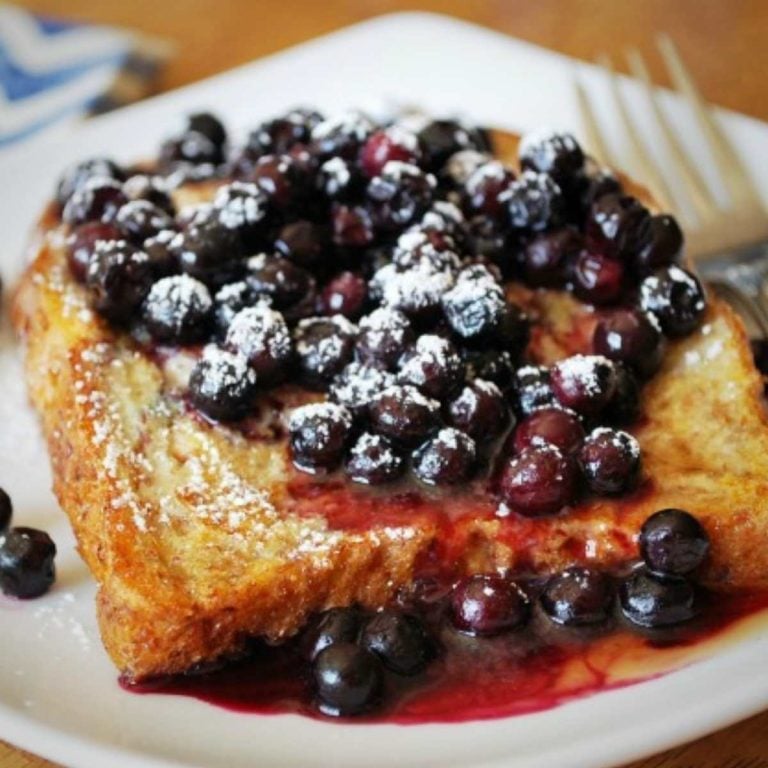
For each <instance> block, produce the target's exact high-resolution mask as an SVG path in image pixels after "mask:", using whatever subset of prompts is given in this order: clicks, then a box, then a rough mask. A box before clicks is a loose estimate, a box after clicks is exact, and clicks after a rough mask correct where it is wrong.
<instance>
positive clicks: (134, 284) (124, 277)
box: [85, 240, 153, 323]
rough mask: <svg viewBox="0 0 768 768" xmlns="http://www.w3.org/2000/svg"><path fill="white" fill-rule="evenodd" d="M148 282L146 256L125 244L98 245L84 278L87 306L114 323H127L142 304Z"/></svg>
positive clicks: (148, 273) (149, 272)
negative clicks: (87, 297)
mask: <svg viewBox="0 0 768 768" xmlns="http://www.w3.org/2000/svg"><path fill="white" fill-rule="evenodd" d="M152 278H153V273H152V265H151V263H150V260H149V257H148V256H147V254H146V253H144V252H143V251H139V250H136V248H134V247H133V246H132V245H129V244H128V243H126V242H125V240H108V241H101V242H98V243H97V244H96V251H95V253H94V256H93V259H92V260H91V262H90V264H89V265H88V271H87V273H86V278H85V279H86V285H87V287H88V291H89V294H90V297H91V306H92V307H93V308H94V309H95V310H96V311H97V312H98V313H99V314H100V315H103V316H104V317H106V318H107V319H108V320H110V321H112V322H114V323H124V322H127V321H129V320H131V319H132V318H133V316H134V314H135V311H136V310H137V309H138V307H139V306H140V305H141V303H142V301H144V297H145V296H146V295H147V292H148V291H149V287H150V285H151V282H152Z"/></svg>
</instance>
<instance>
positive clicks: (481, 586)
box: [451, 574, 531, 637]
mask: <svg viewBox="0 0 768 768" xmlns="http://www.w3.org/2000/svg"><path fill="white" fill-rule="evenodd" d="M530 609H531V606H530V601H529V600H528V596H527V595H526V594H525V592H523V590H522V589H521V588H520V587H519V586H518V584H517V583H515V582H514V581H511V580H510V579H508V578H505V577H503V576H499V575H497V574H475V575H474V576H469V577H467V578H465V579H462V580H461V581H460V582H459V583H458V584H457V585H456V587H454V590H453V593H452V595H451V619H452V621H453V625H454V626H455V627H456V628H457V629H460V630H461V631H462V632H466V633H467V634H470V635H479V636H480V637H490V636H492V635H498V634H501V633H502V632H509V631H511V630H514V629H518V628H520V627H522V626H523V625H525V624H526V623H527V621H528V618H529V616H530Z"/></svg>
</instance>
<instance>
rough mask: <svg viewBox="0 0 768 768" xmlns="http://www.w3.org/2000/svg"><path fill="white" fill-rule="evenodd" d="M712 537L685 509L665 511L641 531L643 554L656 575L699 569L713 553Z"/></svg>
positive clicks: (680, 574) (654, 515)
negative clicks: (710, 539)
mask: <svg viewBox="0 0 768 768" xmlns="http://www.w3.org/2000/svg"><path fill="white" fill-rule="evenodd" d="M709 547H710V542H709V536H708V535H707V532H706V530H704V527H703V526H702V524H701V523H700V522H699V521H698V520H697V519H696V518H695V517H694V516H693V515H691V514H690V513H689V512H686V511H684V510H682V509H662V510H661V511H659V512H656V513H655V514H653V515H651V516H650V517H649V518H648V519H647V520H646V521H645V523H644V524H643V527H642V529H641V530H640V553H641V554H642V556H643V560H645V563H646V565H647V566H648V567H649V568H650V569H651V570H652V571H654V572H656V573H660V574H664V575H668V576H684V575H686V574H688V573H691V572H692V571H694V570H696V568H698V567H699V566H700V565H701V564H702V563H703V562H704V560H705V558H706V557H707V554H708V553H709Z"/></svg>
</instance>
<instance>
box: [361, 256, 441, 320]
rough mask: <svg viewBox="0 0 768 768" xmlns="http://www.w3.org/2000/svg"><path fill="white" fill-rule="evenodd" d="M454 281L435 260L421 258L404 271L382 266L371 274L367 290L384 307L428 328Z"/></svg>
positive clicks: (428, 257)
mask: <svg viewBox="0 0 768 768" xmlns="http://www.w3.org/2000/svg"><path fill="white" fill-rule="evenodd" d="M454 279H455V276H454V273H453V270H451V269H450V268H445V267H439V266H437V265H436V264H435V263H434V259H432V258H431V257H430V256H427V255H424V256H421V257H419V258H418V261H417V262H416V263H414V264H413V265H411V266H410V267H408V268H405V269H403V268H402V267H399V266H398V265H397V264H395V263H392V264H386V265H384V266H383V267H381V268H380V269H378V270H377V271H376V273H375V274H374V275H373V278H372V279H371V281H370V284H369V290H370V294H371V296H372V297H373V298H374V299H378V300H380V301H381V303H382V304H383V305H384V306H386V307H389V308H391V309H397V310H400V311H401V312H404V313H405V314H406V315H407V316H408V317H409V318H411V319H412V320H413V321H414V322H420V323H421V324H422V325H429V324H430V323H433V322H434V321H436V320H437V319H438V316H439V314H440V300H441V298H442V296H443V294H444V293H445V292H446V291H447V290H449V289H450V288H451V287H452V286H453V283H454Z"/></svg>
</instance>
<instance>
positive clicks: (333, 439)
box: [288, 403, 352, 472]
mask: <svg viewBox="0 0 768 768" xmlns="http://www.w3.org/2000/svg"><path fill="white" fill-rule="evenodd" d="M351 429H352V415H351V414H350V412H349V411H348V410H347V409H346V408H345V407H344V406H343V405H338V404H337V403H310V404H309V405H302V406H300V407H299V408H296V409H295V410H294V411H293V412H292V413H291V416H290V419H289V423H288V430H289V432H290V441H291V453H292V455H293V463H294V464H295V465H296V466H297V467H298V468H299V469H302V470H304V471H305V472H316V471H317V470H331V469H335V468H336V467H337V466H338V465H339V464H340V463H341V459H342V457H343V455H344V450H345V448H346V446H347V444H348V442H349V437H350V430H351Z"/></svg>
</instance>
